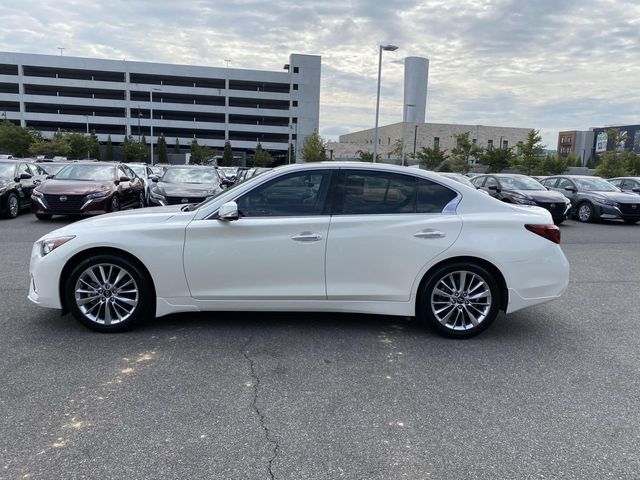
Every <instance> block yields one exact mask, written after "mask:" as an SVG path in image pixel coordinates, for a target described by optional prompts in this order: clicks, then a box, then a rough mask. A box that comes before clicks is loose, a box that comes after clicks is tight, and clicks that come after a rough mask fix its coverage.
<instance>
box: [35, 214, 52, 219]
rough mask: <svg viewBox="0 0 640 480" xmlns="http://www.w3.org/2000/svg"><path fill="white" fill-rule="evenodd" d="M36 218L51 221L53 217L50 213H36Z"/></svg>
mask: <svg viewBox="0 0 640 480" xmlns="http://www.w3.org/2000/svg"><path fill="white" fill-rule="evenodd" d="M36 218H37V219H38V220H51V219H52V218H53V215H51V214H50V213H36Z"/></svg>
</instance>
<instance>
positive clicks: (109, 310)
mask: <svg viewBox="0 0 640 480" xmlns="http://www.w3.org/2000/svg"><path fill="white" fill-rule="evenodd" d="M139 297H140V292H139V289H138V285H137V283H136V281H135V280H134V278H133V276H132V275H131V273H129V272H128V271H127V270H126V269H124V268H122V267H121V266H119V265H114V264H110V263H101V264H98V265H92V266H90V267H89V268H87V269H86V270H84V271H83V272H82V273H81V274H80V276H79V277H78V281H77V282H76V285H75V302H76V305H77V307H78V309H79V310H80V312H82V314H83V315H84V316H85V317H86V318H87V319H88V320H90V321H91V322H94V323H96V324H99V325H116V324H119V323H121V322H124V321H125V320H127V319H128V318H129V317H131V315H133V313H134V312H135V310H136V308H137V306H138V299H139Z"/></svg>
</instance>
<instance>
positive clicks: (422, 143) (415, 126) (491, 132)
mask: <svg viewBox="0 0 640 480" xmlns="http://www.w3.org/2000/svg"><path fill="white" fill-rule="evenodd" d="M530 131H531V128H512V127H495V126H487V125H458V124H447V123H408V122H400V123H394V124H391V125H386V126H382V127H379V128H378V154H379V155H380V159H381V160H389V159H392V158H393V157H394V156H397V155H396V153H397V152H396V150H397V147H396V145H397V143H398V140H401V141H402V144H403V145H404V152H405V155H407V156H409V155H410V154H413V153H415V152H419V151H420V149H421V148H423V147H431V148H435V147H438V148H440V150H446V151H447V152H451V150H453V149H454V148H455V147H456V139H455V136H456V135H459V134H463V133H469V139H470V140H471V141H472V142H473V143H475V144H477V145H479V146H480V147H482V148H485V149H492V148H511V147H516V148H517V145H518V143H520V142H525V141H526V140H527V135H528V134H529V132H530ZM373 133H374V132H373V129H368V130H362V131H359V132H354V133H349V134H346V135H341V136H340V139H339V142H330V143H329V144H328V145H327V155H329V157H330V158H334V159H339V158H343V159H349V158H350V159H355V158H358V157H359V153H358V152H359V151H362V152H369V153H370V152H373V137H374V135H373Z"/></svg>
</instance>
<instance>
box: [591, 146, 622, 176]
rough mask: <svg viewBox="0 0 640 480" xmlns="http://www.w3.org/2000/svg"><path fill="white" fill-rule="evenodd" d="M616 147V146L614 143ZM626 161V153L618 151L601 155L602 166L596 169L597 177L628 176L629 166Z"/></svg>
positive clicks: (610, 151)
mask: <svg viewBox="0 0 640 480" xmlns="http://www.w3.org/2000/svg"><path fill="white" fill-rule="evenodd" d="M614 145H616V144H615V143H614ZM625 153H626V152H625ZM625 160H626V158H625V155H624V153H621V152H618V151H616V150H609V151H607V152H604V153H603V154H602V155H600V165H598V167H597V168H596V175H598V176H600V177H603V178H612V177H624V176H626V175H627V168H626V167H627V166H626V162H625Z"/></svg>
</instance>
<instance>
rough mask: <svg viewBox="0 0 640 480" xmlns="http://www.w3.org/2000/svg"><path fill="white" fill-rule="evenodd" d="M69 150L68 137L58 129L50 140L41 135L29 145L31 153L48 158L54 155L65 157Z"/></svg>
mask: <svg viewBox="0 0 640 480" xmlns="http://www.w3.org/2000/svg"><path fill="white" fill-rule="evenodd" d="M70 151H71V147H70V145H69V138H68V137H67V135H65V134H63V133H62V132H60V131H58V132H56V133H54V134H53V137H52V138H51V140H45V139H44V138H42V137H40V138H38V139H37V140H36V141H34V142H33V143H32V144H31V146H30V147H29V153H30V154H31V155H34V156H38V155H44V156H45V157H49V158H51V157H55V156H61V157H67V156H69V154H70Z"/></svg>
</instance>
